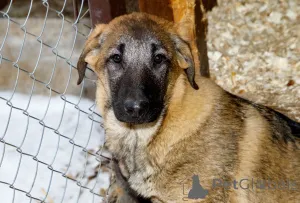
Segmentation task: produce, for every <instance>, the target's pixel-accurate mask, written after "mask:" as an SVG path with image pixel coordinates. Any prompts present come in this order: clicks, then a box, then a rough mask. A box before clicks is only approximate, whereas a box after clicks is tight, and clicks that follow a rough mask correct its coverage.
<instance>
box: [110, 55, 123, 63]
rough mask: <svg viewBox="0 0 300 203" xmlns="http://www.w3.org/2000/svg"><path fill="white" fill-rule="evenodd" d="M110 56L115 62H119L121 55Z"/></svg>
mask: <svg viewBox="0 0 300 203" xmlns="http://www.w3.org/2000/svg"><path fill="white" fill-rule="evenodd" d="M111 58H112V60H113V61H114V62H115V63H121V61H122V57H121V55H119V54H115V55H113V56H112V57H111Z"/></svg>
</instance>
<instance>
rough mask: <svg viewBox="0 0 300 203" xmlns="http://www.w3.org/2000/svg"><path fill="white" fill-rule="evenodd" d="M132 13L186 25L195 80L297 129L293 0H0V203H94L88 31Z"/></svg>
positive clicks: (298, 56) (299, 54) (102, 162)
mask: <svg viewBox="0 0 300 203" xmlns="http://www.w3.org/2000/svg"><path fill="white" fill-rule="evenodd" d="M134 11H142V12H147V13H150V14H154V15H158V16H160V17H163V18H165V19H168V20H171V21H174V22H176V23H185V24H187V26H188V27H189V32H190V35H191V39H192V48H193V54H194V58H195V63H196V66H197V67H198V68H197V70H198V72H199V74H201V75H203V76H205V77H210V78H211V79H212V80H214V81H215V82H216V83H217V84H218V85H220V86H221V87H223V88H224V89H226V90H227V91H229V92H231V93H233V94H236V95H238V96H240V97H244V98H246V99H249V100H251V101H254V102H258V103H260V104H264V105H267V106H270V107H272V108H274V109H276V110H278V111H280V112H282V113H284V114H286V115H288V116H289V117H290V118H292V119H294V120H296V121H299V122H300V1H299V0H261V1H255V0H235V1H234V0H218V1H215V0H210V1H209V0H184V1H182V0H110V1H107V0H86V1H84V0H48V1H47V0H14V1H9V0H2V1H0V109H1V110H0V196H1V202H4V203H6V202H32V201H33V202H35V201H36V202H41V201H44V202H51V203H52V202H101V201H102V198H103V197H104V196H105V195H106V189H107V187H108V186H109V170H110V169H109V168H108V167H107V166H106V163H107V161H108V160H109V154H108V153H106V152H105V151H103V149H102V145H103V143H104V140H105V139H104V132H103V129H102V125H101V122H102V120H101V115H99V113H98V112H97V108H96V107H95V79H96V77H95V75H94V74H93V72H92V71H91V70H89V71H87V74H86V78H85V80H84V83H83V84H81V85H80V86H78V85H77V84H76V82H77V70H76V63H77V60H78V57H79V55H80V53H81V51H82V48H83V45H84V42H85V40H86V38H87V36H88V35H89V34H90V32H91V29H92V28H93V26H94V24H97V23H107V22H109V21H110V20H111V19H112V18H114V17H116V16H119V15H122V14H126V13H131V12H134Z"/></svg>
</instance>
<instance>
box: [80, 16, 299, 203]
mask: <svg viewBox="0 0 300 203" xmlns="http://www.w3.org/2000/svg"><path fill="white" fill-rule="evenodd" d="M145 18H151V19H152V20H155V21H156V22H157V23H158V24H160V25H161V26H162V27H164V28H165V30H166V31H167V32H169V33H172V34H176V29H175V27H176V26H173V25H172V24H170V23H168V22H166V21H164V20H160V19H158V18H156V17H153V16H148V15H146V14H131V15H129V16H125V17H124V16H123V17H120V18H118V19H115V20H114V21H112V23H110V24H108V25H106V26H105V29H102V28H104V26H101V29H99V28H98V27H97V28H96V29H95V31H94V33H93V34H92V35H91V38H92V39H89V40H88V42H87V46H91V47H88V48H87V49H89V50H90V53H86V55H87V56H88V57H86V58H85V60H86V62H88V63H89V64H91V65H92V68H93V69H94V71H95V72H96V73H97V75H98V77H99V80H98V83H97V85H98V88H97V93H96V96H97V104H98V107H99V109H100V112H101V115H102V116H103V121H104V128H105V132H106V147H107V148H108V149H109V150H110V151H111V152H112V153H113V155H114V156H115V157H116V158H117V159H118V161H119V164H120V170H121V173H122V175H123V176H124V177H125V178H126V179H127V181H128V183H129V185H130V187H131V189H133V190H134V191H135V192H136V193H137V194H139V195H141V196H143V197H145V198H149V199H151V200H152V201H153V202H284V203H286V202H299V201H300V194H299V191H298V192H297V191H277V190H276V191H271V190H270V191H269V190H268V191H258V190H254V191H250V190H234V189H229V190H224V189H221V188H219V189H214V190H212V189H211V185H212V180H213V179H214V178H224V179H226V180H229V181H232V180H234V179H236V180H240V179H243V178H250V179H251V178H262V179H268V178H269V179H272V180H287V179H290V180H294V181H298V180H299V178H300V152H299V149H298V148H297V144H299V141H298V140H297V138H295V137H293V135H291V133H290V132H288V128H287V126H286V125H284V124H281V123H280V121H279V120H277V119H276V118H275V116H274V115H275V113H274V112H272V111H271V110H268V109H266V108H264V107H261V106H260V107H258V106H256V105H253V104H251V103H250V102H247V101H245V100H242V99H239V98H236V97H234V96H232V95H230V94H228V93H226V92H225V91H224V90H223V89H221V88H220V87H218V86H217V85H216V84H214V83H213V82H212V81H210V80H209V79H206V78H202V77H200V76H197V77H196V80H195V81H196V83H197V84H198V86H199V90H195V89H193V88H192V87H191V86H190V84H189V83H188V81H187V78H186V75H185V73H184V71H183V69H184V68H186V64H185V63H184V62H182V59H181V58H180V57H179V58H177V62H174V67H173V69H172V71H171V73H170V75H171V76H170V82H169V83H170V84H169V87H168V90H167V95H166V98H167V99H166V101H165V109H164V112H163V113H162V114H161V116H160V117H159V118H158V119H157V121H155V122H153V123H147V124H140V125H131V124H126V123H122V122H120V121H118V120H117V119H116V117H115V115H114V113H113V110H112V108H110V107H109V103H110V99H111V97H110V95H109V92H110V89H109V85H108V76H107V73H106V70H104V69H102V68H101V67H102V65H103V60H104V59H103V58H104V55H102V54H103V52H102V54H98V55H97V53H98V52H97V49H96V48H95V46H96V45H95V39H96V41H99V36H100V35H101V34H103V33H104V34H105V32H109V30H110V29H113V28H114V27H115V26H119V31H118V32H117V33H111V34H113V35H114V36H115V37H116V39H117V38H118V37H119V36H120V35H122V33H123V32H126V27H124V26H122V23H120V22H122V21H123V20H125V21H126V20H128V21H130V20H131V19H140V21H141V22H143V20H144V19H145ZM149 29H151V28H149ZM154 31H155V30H154ZM157 35H158V36H161V33H157ZM109 43H110V42H104V43H103V44H102V47H101V48H103V49H105V47H106V46H109ZM163 43H165V44H164V45H165V46H166V47H171V45H170V44H168V43H171V42H169V41H167V40H165V41H163ZM177 57H178V56H177ZM279 132H284V133H285V134H284V135H282V137H280V136H279V135H278V133H279ZM276 136H277V137H278V138H276ZM285 136H286V137H290V136H291V137H293V139H292V140H288V141H284V137H285ZM194 174H197V175H199V177H200V180H201V185H202V186H203V187H204V188H206V189H208V190H209V195H208V196H207V197H206V198H205V199H203V200H187V199H185V200H184V198H185V197H186V194H183V192H182V183H183V182H184V181H185V180H187V179H190V178H191V177H192V176H193V175H194ZM189 184H190V183H189ZM298 190H300V185H299V186H298ZM118 194H119V193H118Z"/></svg>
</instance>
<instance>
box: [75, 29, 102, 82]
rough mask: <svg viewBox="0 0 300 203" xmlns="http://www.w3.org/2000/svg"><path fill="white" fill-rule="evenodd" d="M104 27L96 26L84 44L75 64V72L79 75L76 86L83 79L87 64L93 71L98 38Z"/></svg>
mask: <svg viewBox="0 0 300 203" xmlns="http://www.w3.org/2000/svg"><path fill="white" fill-rule="evenodd" d="M105 27H106V25H105V24H100V25H97V26H96V27H95V28H94V30H93V31H92V33H91V34H90V36H89V37H88V39H87V41H86V43H85V46H84V49H83V51H82V53H81V55H80V57H79V59H78V62H77V71H78V75H79V78H78V81H77V85H79V84H80V83H81V82H82V80H83V78H84V75H85V70H86V68H87V64H89V65H90V66H91V67H92V68H93V69H94V68H95V66H96V63H97V60H98V57H97V53H98V52H99V49H100V36H101V34H102V32H103V31H104V29H105Z"/></svg>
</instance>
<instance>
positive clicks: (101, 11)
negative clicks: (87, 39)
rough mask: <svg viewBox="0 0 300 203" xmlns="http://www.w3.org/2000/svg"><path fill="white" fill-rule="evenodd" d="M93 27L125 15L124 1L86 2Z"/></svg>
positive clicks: (102, 0)
mask: <svg viewBox="0 0 300 203" xmlns="http://www.w3.org/2000/svg"><path fill="white" fill-rule="evenodd" d="M88 2H89V9H90V14H91V21H92V25H93V27H94V26H95V25H96V24H99V23H108V22H109V21H111V20H112V19H113V18H115V17H117V16H120V15H123V14H126V3H125V0H88Z"/></svg>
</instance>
